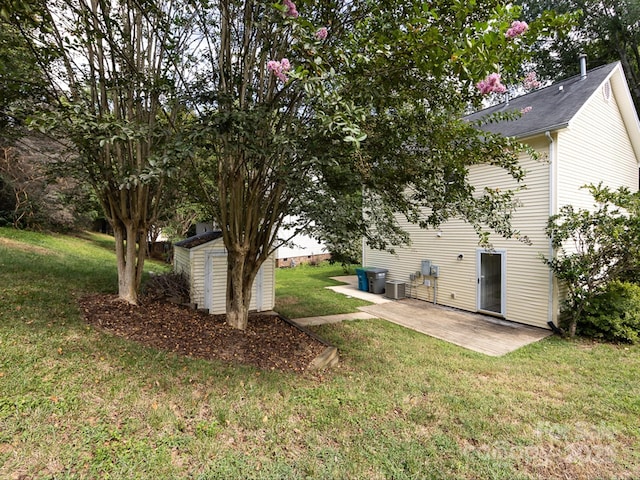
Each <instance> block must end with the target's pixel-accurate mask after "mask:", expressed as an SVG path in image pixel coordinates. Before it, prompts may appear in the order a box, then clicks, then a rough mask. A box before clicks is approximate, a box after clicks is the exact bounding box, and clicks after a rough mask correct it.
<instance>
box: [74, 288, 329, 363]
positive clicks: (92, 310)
mask: <svg viewBox="0 0 640 480" xmlns="http://www.w3.org/2000/svg"><path fill="white" fill-rule="evenodd" d="M80 308H81V309H82V313H83V315H84V317H85V320H86V321H87V322H88V323H90V324H92V325H95V326H96V327H98V328H100V329H102V330H105V331H107V332H110V333H113V334H114V335H118V336H120V337H125V338H128V339H130V340H133V341H135V342H139V343H141V344H144V345H148V346H151V347H155V348H158V349H162V350H167V351H170V352H173V353H177V354H180V355H186V356H189V357H196V358H204V359H208V360H220V361H223V362H228V363H233V364H244V365H252V366H254V367H257V368H260V369H263V370H276V369H277V370H282V371H294V372H302V371H305V370H306V369H307V367H308V366H309V364H310V363H311V361H312V360H313V359H314V358H315V357H317V356H318V355H320V354H321V353H322V352H323V351H324V350H325V348H326V347H327V346H326V345H325V344H323V343H322V342H320V341H319V340H317V339H315V338H313V337H312V336H310V335H308V334H307V333H305V332H304V331H302V330H300V329H298V328H296V327H294V326H292V325H290V324H289V323H288V322H286V321H284V320H282V319H281V318H280V317H278V316H277V315H269V314H259V313H253V314H250V316H249V326H248V327H247V330H246V331H241V330H237V329H235V328H233V327H231V326H229V325H228V324H227V323H226V322H225V316H224V315H209V314H207V313H203V312H198V311H196V310H192V309H190V308H187V307H184V306H181V305H176V304H172V303H168V302H163V301H143V302H141V305H139V306H135V305H130V304H128V303H126V302H123V301H121V300H119V299H118V297H117V296H116V295H89V296H86V297H83V298H81V299H80Z"/></svg>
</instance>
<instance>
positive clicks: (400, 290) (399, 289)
mask: <svg viewBox="0 0 640 480" xmlns="http://www.w3.org/2000/svg"><path fill="white" fill-rule="evenodd" d="M405 288H406V284H405V283H404V282H401V281H400V280H389V281H387V282H386V283H385V284H384V296H385V297H387V298H391V299H393V300H400V299H401V298H405V297H406V293H405Z"/></svg>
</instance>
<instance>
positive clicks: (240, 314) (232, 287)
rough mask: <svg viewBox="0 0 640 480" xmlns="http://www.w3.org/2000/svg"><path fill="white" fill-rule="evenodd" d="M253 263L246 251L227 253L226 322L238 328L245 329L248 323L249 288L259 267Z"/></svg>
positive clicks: (230, 251)
mask: <svg viewBox="0 0 640 480" xmlns="http://www.w3.org/2000/svg"><path fill="white" fill-rule="evenodd" d="M252 263H253V264H254V265H251V264H252ZM255 263H256V261H255V260H252V259H250V258H248V257H247V254H246V253H242V252H234V251H232V250H229V253H228V254H227V323H228V324H229V325H231V326H232V327H234V328H237V329H239V330H246V329H247V324H248V323H249V306H250V305H251V289H252V287H253V280H254V279H255V272H257V271H258V268H259V265H258V266H255ZM247 264H249V265H247Z"/></svg>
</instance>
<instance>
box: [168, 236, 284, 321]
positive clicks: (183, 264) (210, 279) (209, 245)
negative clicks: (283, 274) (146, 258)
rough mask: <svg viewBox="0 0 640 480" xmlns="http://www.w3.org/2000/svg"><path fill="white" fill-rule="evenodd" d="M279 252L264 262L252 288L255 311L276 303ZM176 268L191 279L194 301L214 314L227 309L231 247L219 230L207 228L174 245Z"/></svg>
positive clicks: (221, 312)
mask: <svg viewBox="0 0 640 480" xmlns="http://www.w3.org/2000/svg"><path fill="white" fill-rule="evenodd" d="M275 265H276V260H275V254H271V255H270V256H269V258H268V259H267V260H266V261H265V262H264V263H263V264H262V266H261V267H260V270H259V271H258V274H257V275H256V278H255V280H254V282H253V287H252V290H251V305H250V307H249V310H251V311H258V312H262V311H267V310H272V309H273V306H274V304H275V291H276V287H275V285H276V278H275ZM173 268H174V271H175V272H176V273H183V274H184V275H185V276H186V277H187V278H188V280H189V287H190V294H191V302H192V303H195V304H196V305H197V306H198V308H202V309H206V310H208V311H209V313H211V314H216V315H217V314H223V313H225V312H226V298H227V249H226V248H225V246H224V242H223V240H222V232H220V231H219V230H213V231H205V232H203V233H200V234H198V235H194V236H193V237H189V238H187V239H185V240H182V241H180V242H177V243H176V244H175V245H174V255H173Z"/></svg>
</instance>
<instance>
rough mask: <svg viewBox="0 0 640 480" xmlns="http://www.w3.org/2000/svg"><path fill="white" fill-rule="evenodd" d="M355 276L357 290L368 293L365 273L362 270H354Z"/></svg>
mask: <svg viewBox="0 0 640 480" xmlns="http://www.w3.org/2000/svg"><path fill="white" fill-rule="evenodd" d="M356 275H358V290H362V291H363V292H368V291H369V282H368V280H367V271H366V270H365V269H364V268H356Z"/></svg>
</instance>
